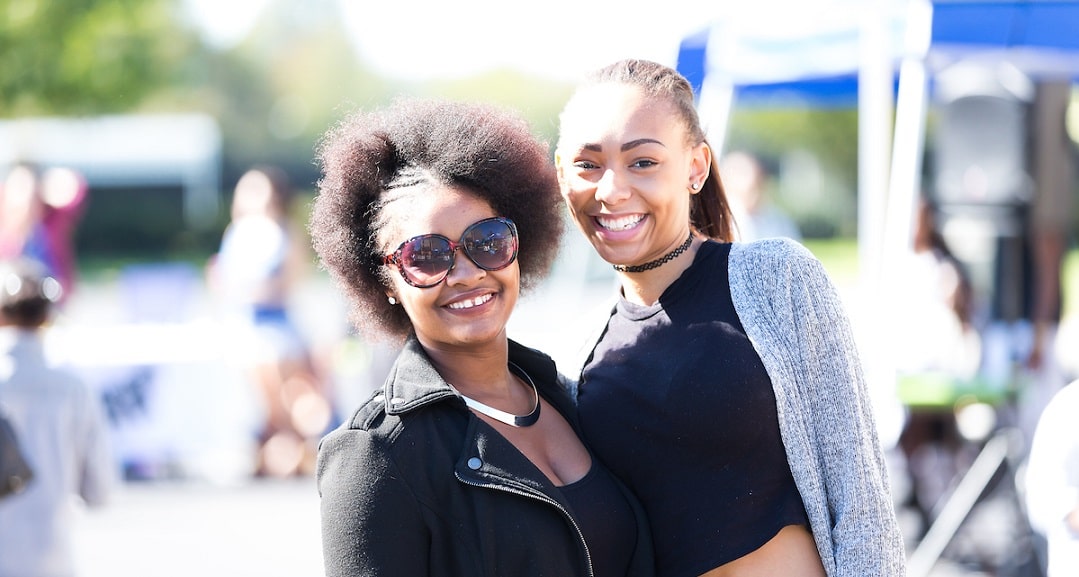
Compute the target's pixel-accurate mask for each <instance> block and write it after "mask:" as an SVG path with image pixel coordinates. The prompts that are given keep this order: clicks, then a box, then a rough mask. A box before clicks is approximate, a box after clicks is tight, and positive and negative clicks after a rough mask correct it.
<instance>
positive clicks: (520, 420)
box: [454, 363, 540, 427]
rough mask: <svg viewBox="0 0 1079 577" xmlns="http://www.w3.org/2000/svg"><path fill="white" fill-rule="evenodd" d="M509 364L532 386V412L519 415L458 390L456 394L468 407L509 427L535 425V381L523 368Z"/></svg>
mask: <svg viewBox="0 0 1079 577" xmlns="http://www.w3.org/2000/svg"><path fill="white" fill-rule="evenodd" d="M509 366H510V370H511V371H512V372H513V373H515V374H519V375H520V376H522V377H524V380H526V381H528V384H529V385H530V386H531V387H532V394H533V395H535V397H536V406H535V407H533V408H532V412H530V413H528V414H527V415H524V416H520V415H514V414H512V413H507V412H506V411H501V410H498V409H496V408H494V407H492V406H490V405H485V404H483V403H481V402H479V401H477V400H476V399H472V398H469V397H466V396H464V395H462V394H461V392H460V391H457V394H458V395H461V398H462V399H464V400H465V405H467V406H468V408H470V409H472V410H474V411H476V412H477V413H483V414H484V415H487V416H488V417H491V418H492V419H494V420H496V421H498V422H500V423H505V424H507V425H509V426H511V427H529V426H532V425H535V424H536V422H537V421H539V416H540V398H539V389H537V388H536V383H534V382H532V377H530V376H528V373H526V372H525V371H524V369H522V368H521V367H518V366H517V365H515V364H513V363H510V364H509ZM454 390H456V389H454Z"/></svg>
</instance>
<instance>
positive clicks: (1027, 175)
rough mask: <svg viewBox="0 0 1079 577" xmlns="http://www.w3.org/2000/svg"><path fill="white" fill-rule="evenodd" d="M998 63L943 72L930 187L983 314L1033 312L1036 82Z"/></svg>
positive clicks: (1008, 317)
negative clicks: (1009, 74)
mask: <svg viewBox="0 0 1079 577" xmlns="http://www.w3.org/2000/svg"><path fill="white" fill-rule="evenodd" d="M1010 80H1012V81H1013V82H1011V83H1010V84H1009V82H1008V81H1009V79H1008V78H1004V77H1002V76H1001V75H1000V71H999V70H994V69H970V68H967V69H957V70H955V71H954V73H953V74H951V75H943V76H941V77H940V78H938V79H937V85H936V88H937V92H938V95H937V98H936V101H935V103H934V107H933V119H934V121H935V122H934V124H933V129H932V135H933V139H932V145H931V146H932V158H931V159H930V162H929V163H928V164H929V165H930V166H931V171H932V172H931V174H930V175H929V176H930V178H929V182H930V183H931V190H930V193H931V194H932V196H933V197H934V200H935V201H936V203H937V205H938V206H939V207H940V211H941V214H940V218H939V219H938V222H939V224H940V227H941V230H940V232H941V234H942V236H943V237H944V239H945V241H946V242H947V243H948V244H949V246H950V247H951V248H952V250H953V252H954V253H955V255H956V257H957V258H959V260H960V261H961V262H963V264H964V265H965V266H966V267H967V270H968V272H969V274H970V277H971V281H972V284H973V285H974V291H975V298H976V299H977V301H978V302H979V303H981V305H982V307H981V311H982V312H983V314H982V316H983V318H984V317H985V316H988V318H990V319H992V320H1005V321H1012V320H1018V319H1021V318H1026V317H1027V315H1028V312H1029V308H1030V307H1029V300H1030V286H1029V285H1030V283H1029V277H1030V274H1029V266H1030V262H1029V261H1030V258H1029V249H1028V240H1027V237H1028V218H1027V214H1028V212H1029V207H1030V204H1031V200H1032V199H1033V195H1034V192H1035V189H1034V182H1033V178H1032V176H1031V173H1032V171H1031V167H1030V164H1031V163H1030V133H1031V130H1030V118H1031V116H1032V115H1031V108H1032V101H1031V97H1032V96H1033V92H1032V88H1033V84H1032V83H1030V82H1029V80H1028V81H1027V84H1026V85H1024V84H1023V83H1022V82H1018V83H1017V82H1015V81H1017V80H1019V81H1021V80H1024V79H1022V78H1019V79H1016V78H1011V79H1010Z"/></svg>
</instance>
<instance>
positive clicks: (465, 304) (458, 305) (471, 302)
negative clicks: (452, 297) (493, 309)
mask: <svg viewBox="0 0 1079 577" xmlns="http://www.w3.org/2000/svg"><path fill="white" fill-rule="evenodd" d="M493 298H494V295H493V294H491V293H487V294H485V295H481V296H478V297H476V298H471V299H465V300H463V301H457V302H452V303H450V304H448V305H446V306H447V307H449V308H451V309H453V310H464V309H470V308H474V307H478V306H480V305H482V304H483V303H486V302H488V301H490V300H491V299H493Z"/></svg>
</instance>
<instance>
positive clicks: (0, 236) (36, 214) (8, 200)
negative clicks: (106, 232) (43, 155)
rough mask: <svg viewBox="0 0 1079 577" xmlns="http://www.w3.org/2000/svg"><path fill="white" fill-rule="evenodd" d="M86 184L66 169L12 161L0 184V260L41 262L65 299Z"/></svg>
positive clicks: (71, 284)
mask: <svg viewBox="0 0 1079 577" xmlns="http://www.w3.org/2000/svg"><path fill="white" fill-rule="evenodd" d="M87 190H88V187H87V183H86V179H85V178H83V176H82V175H81V174H80V173H78V172H76V171H74V170H72V169H69V168H63V167H55V168H50V169H48V170H45V171H41V170H39V169H38V168H37V167H35V166H33V165H31V164H26V163H22V164H16V165H15V166H13V167H12V168H11V170H10V171H9V172H8V174H7V177H6V178H5V180H4V183H3V185H2V187H0V258H4V259H12V258H16V257H26V258H31V259H33V260H36V261H38V262H40V263H41V264H43V265H44V266H45V267H46V270H47V271H48V274H49V275H50V276H52V277H53V278H55V279H56V280H57V281H59V282H60V286H61V287H62V288H63V294H62V295H61V299H67V298H68V297H69V296H70V294H71V293H72V292H73V290H74V287H75V279H76V276H77V274H78V271H77V266H76V265H77V262H76V254H75V249H74V245H73V235H74V233H75V229H76V227H77V226H78V223H79V220H80V218H81V217H82V214H83V211H84V209H85V204H86V198H87Z"/></svg>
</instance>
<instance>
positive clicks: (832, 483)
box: [729, 239, 906, 577]
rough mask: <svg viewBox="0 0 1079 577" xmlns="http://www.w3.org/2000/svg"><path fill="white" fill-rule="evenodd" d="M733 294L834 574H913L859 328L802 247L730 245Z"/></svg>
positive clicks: (778, 242) (773, 242)
mask: <svg viewBox="0 0 1079 577" xmlns="http://www.w3.org/2000/svg"><path fill="white" fill-rule="evenodd" d="M729 272H730V284H731V296H732V298H733V301H734V305H735V309H736V310H737V312H738V316H739V319H740V320H741V322H742V325H743V326H744V327H745V330H746V333H747V335H748V336H749V338H750V340H751V341H752V342H753V346H754V348H755V349H756V351H757V353H758V354H759V355H760V357H761V360H762V361H763V363H764V365H765V367H766V369H767V370H768V375H769V377H770V378H771V381H772V386H773V389H774V390H775V397H776V405H777V411H778V414H779V422H780V432H781V434H782V438H783V444H784V446H785V448H786V452H787V459H788V461H789V463H790V466H791V472H792V473H793V474H794V478H795V482H796V483H797V485H798V490H799V492H800V493H801V495H802V499H803V501H804V502H805V507H806V512H807V513H808V514H809V519H810V524H811V525H812V530H813V535H814V539H815V540H816V543H817V549H818V551H819V552H820V555H821V559H822V561H823V562H824V566H825V569H826V570H827V573H828V575H829V576H832V577H835V576H843V577H848V576H849V577H863V576H865V575H875V576H889V577H890V576H899V575H903V574H905V569H904V565H905V558H906V555H905V550H904V546H903V539H902V536H901V534H900V531H899V527H898V522H897V520H896V516H895V506H894V504H893V501H892V497H891V490H890V487H889V482H888V477H887V470H886V464H885V460H884V454H883V450H882V448H881V445H880V442H879V440H878V436H877V430H876V425H875V421H874V414H873V409H872V405H871V402H870V396H869V391H868V388H867V385H866V382H865V378H864V375H863V372H862V367H861V363H860V360H859V358H858V352H857V346H856V343H855V341H854V337H853V331H852V330H851V327H850V323H849V320H848V318H847V316H846V313H845V312H844V309H843V305H842V303H841V301H840V298H839V295H838V293H837V291H836V289H835V287H834V286H833V285H832V283H831V281H830V279H829V278H828V276H827V274H826V273H825V272H824V268H823V266H822V265H821V263H820V262H819V261H818V260H817V259H816V258H815V257H814V256H813V255H812V254H811V253H810V252H809V251H808V250H807V249H806V248H805V247H803V246H802V245H801V244H798V243H796V242H794V241H791V240H789V239H768V240H763V241H758V242H754V243H749V244H736V245H734V247H732V250H731V254H730V263H729Z"/></svg>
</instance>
